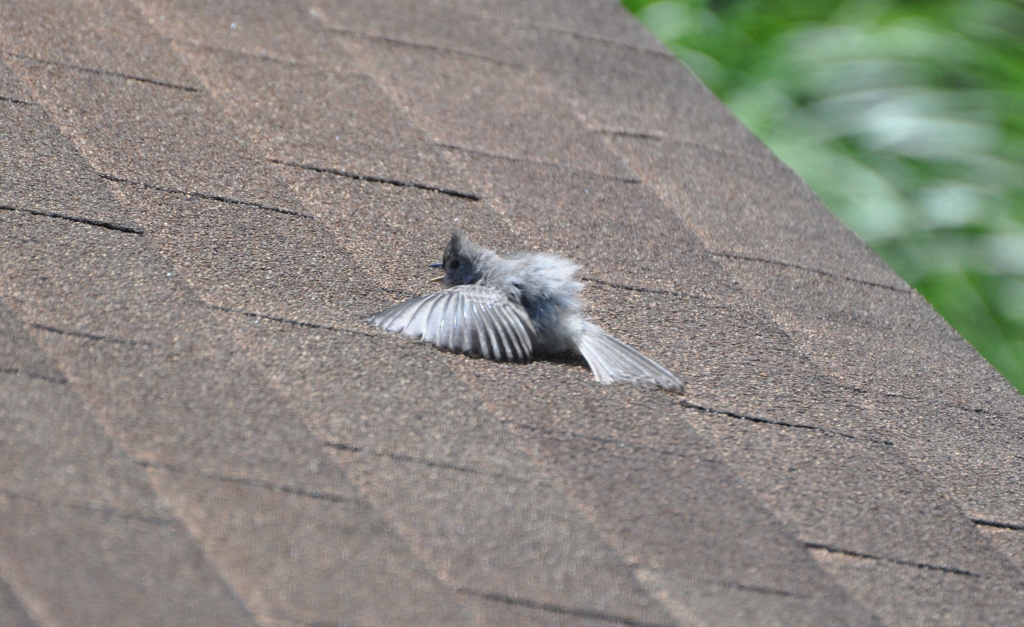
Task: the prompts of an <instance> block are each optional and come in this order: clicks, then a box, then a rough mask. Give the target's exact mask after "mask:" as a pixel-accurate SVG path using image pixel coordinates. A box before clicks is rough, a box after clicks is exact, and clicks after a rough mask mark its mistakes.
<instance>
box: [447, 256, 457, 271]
mask: <svg viewBox="0 0 1024 627" xmlns="http://www.w3.org/2000/svg"><path fill="white" fill-rule="evenodd" d="M448 269H449V270H458V269H459V260H458V259H452V260H451V261H449V262H448Z"/></svg>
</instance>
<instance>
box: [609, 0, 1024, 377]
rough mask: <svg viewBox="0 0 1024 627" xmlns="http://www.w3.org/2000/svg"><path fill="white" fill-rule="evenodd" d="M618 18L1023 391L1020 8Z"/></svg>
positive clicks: (803, 6)
mask: <svg viewBox="0 0 1024 627" xmlns="http://www.w3.org/2000/svg"><path fill="white" fill-rule="evenodd" d="M623 3H624V4H625V6H626V7H627V8H628V9H629V10H631V11H632V12H633V13H634V14H635V15H637V17H639V18H640V20H641V21H642V22H643V23H644V24H645V25H646V26H647V27H648V28H649V29H650V30H651V31H652V32H653V33H654V35H655V36H656V37H658V38H659V39H660V40H661V41H662V42H664V43H665V44H666V45H667V46H668V47H669V48H670V49H671V50H673V51H674V52H675V53H676V54H677V55H678V56H679V58H680V59H682V60H683V61H684V62H685V63H686V64H687V65H688V66H689V67H690V68H691V69H692V70H693V71H694V72H695V73H696V74H697V75H698V76H699V77H700V78H701V79H702V80H703V81H704V82H705V83H706V84H707V85H708V86H709V87H710V88H711V89H712V90H713V91H714V92H715V93H716V94H718V96H719V97H720V98H721V99H722V100H724V101H725V102H726V104H728V105H729V106H730V107H731V108H732V110H733V111H734V112H735V113H736V115H737V116H739V118H740V119H741V120H743V122H744V123H745V124H746V125H747V126H748V127H749V128H750V129H751V130H752V131H753V132H754V133H755V134H757V135H758V136H759V137H760V138H761V140H762V141H764V142H765V143H766V144H767V145H768V146H770V147H771V148H772V150H774V151H775V153H776V154H777V155H778V156H779V157H780V158H782V160H783V161H785V162H786V163H787V164H789V166H790V167H792V168H793V169H794V170H796V171H797V172H798V173H799V174H800V175H801V176H802V177H803V178H804V180H806V181H807V182H808V184H810V186H811V187H812V188H813V189H814V190H815V192H817V194H818V195H819V196H820V197H821V198H822V200H824V201H825V203H826V204H827V205H828V206H829V207H830V208H831V209H832V211H834V212H835V213H836V215H838V216H839V217H840V219H842V220H843V221H844V222H845V223H846V224H847V225H849V226H850V227H851V228H852V229H853V230H854V231H855V232H857V233H858V234H859V235H860V236H861V237H862V238H863V239H864V240H865V241H866V242H867V243H868V244H869V245H870V246H871V247H872V248H873V249H874V250H875V251H876V252H877V253H878V254H879V255H880V256H881V257H882V258H883V259H885V260H886V261H887V262H888V263H889V265H891V266H892V267H893V269H895V270H896V272H898V273H899V274H900V275H901V276H902V277H903V278H904V279H906V280H907V282H909V283H910V284H911V285H913V286H914V287H915V288H916V289H917V290H918V291H919V292H920V293H921V294H923V295H924V296H925V298H927V299H928V300H929V301H930V302H931V303H932V305H933V306H934V307H935V308H936V309H937V310H938V311H939V313H941V314H942V315H943V316H945V318H946V319H947V320H948V321H949V322H950V323H951V324H952V325H953V326H954V327H955V328H956V329H957V330H958V331H959V332H960V334H961V335H963V336H964V338H966V339H967V340H968V341H969V342H971V343H972V344H973V345H974V346H975V347H976V348H977V349H978V351H979V352H980V353H981V354H982V355H984V356H985V357H986V358H987V359H988V360H989V361H990V362H991V363H992V364H993V365H995V367H996V368H998V369H999V370H1000V371H1001V372H1002V373H1003V374H1004V375H1005V376H1006V377H1007V379H1009V380H1010V382H1012V383H1013V384H1014V385H1015V386H1016V387H1017V389H1018V390H1021V391H1024V1H1022V0H1016V1H1013V0H970V1H964V0H932V1H928V2H924V1H917V2H913V1H906V0H903V1H897V0H891V1H882V0H846V1H838V0H819V1H817V2H807V1H806V0H719V1H716V2H709V1H707V0H623Z"/></svg>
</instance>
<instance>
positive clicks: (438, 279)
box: [427, 263, 444, 283]
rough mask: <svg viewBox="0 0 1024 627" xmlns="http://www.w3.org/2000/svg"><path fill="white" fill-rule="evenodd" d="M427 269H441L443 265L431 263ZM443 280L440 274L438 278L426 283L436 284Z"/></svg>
mask: <svg viewBox="0 0 1024 627" xmlns="http://www.w3.org/2000/svg"><path fill="white" fill-rule="evenodd" d="M429 267H431V268H443V267H444V264H440V263H432V264H430V266H429ZM443 278H444V275H443V274H442V275H441V276H439V277H434V278H433V279H430V280H429V281H427V283H437V282H438V281H440V280H441V279H443Z"/></svg>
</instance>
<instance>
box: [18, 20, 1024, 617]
mask: <svg viewBox="0 0 1024 627" xmlns="http://www.w3.org/2000/svg"><path fill="white" fill-rule="evenodd" d="M0 207H2V210H0V250H2V257H3V261H4V273H3V274H2V276H0V460H3V461H2V462H0V516H2V517H3V519H4V521H5V522H4V525H2V526H0V622H3V623H4V624H7V623H10V624H14V625H16V624H25V623H26V622H28V623H29V624H43V623H45V624H76V625H79V624H104V625H105V624H118V621H121V622H123V623H125V624H128V623H132V624H143V623H144V624H164V623H167V624H180V623H182V622H186V623H187V622H189V621H191V622H194V623H197V624H235V623H239V624H261V625H280V626H285V625H290V626H294V625H302V624H307V625H308V624H356V625H393V624H422V625H461V624H466V625H469V624H475V625H506V624H530V625H533V624H536V625H587V626H591V625H607V624H621V625H660V626H668V625H751V624H785V625H820V624H847V625H879V624H892V625H895V624H949V625H958V624H1007V625H1011V624H1017V623H1019V622H1020V621H1021V614H1022V613H1024V598H1022V595H1021V592H1020V590H1021V587H1020V586H1021V582H1022V580H1024V576H1022V574H1021V570H1022V568H1024V563H1022V561H1021V554H1022V551H1021V546H1022V541H1021V538H1022V537H1024V536H1022V534H1024V532H1022V531H1021V529H1022V528H1024V523H1022V521H1024V501H1022V500H1021V496H1020V495H1021V488H1020V485H1019V481H1018V479H1017V477H1018V475H1019V472H1018V471H1017V469H1018V468H1019V465H1020V462H1021V457H1020V450H1021V445H1022V443H1024V442H1022V439H1024V435H1022V427H1021V422H1020V417H1021V415H1022V409H1024V406H1022V402H1024V401H1021V399H1020V397H1019V396H1018V395H1017V394H1016V392H1014V391H1013V390H1012V388H1010V387H1009V385H1008V384H1007V383H1006V382H1005V381H1003V380H1002V379H1001V378H1000V377H999V376H998V374H996V373H995V371H994V370H992V369H991V367H990V366H988V365H987V364H986V363H984V362H983V361H982V360H981V359H980V357H978V356H977V354H976V353H975V352H974V351H973V349H971V348H970V347H969V346H968V345H967V344H966V343H964V342H963V340H962V339H960V338H959V337H958V336H957V335H956V334H955V333H954V332H953V331H952V330H950V329H949V327H948V326H947V325H946V324H945V323H944V322H943V321H941V319H939V318H938V317H937V315H936V314H935V313H934V311H932V310H931V309H930V308H929V307H928V306H927V304H926V303H924V302H923V301H922V300H921V299H920V297H919V296H918V295H916V294H914V293H913V292H912V291H911V290H910V289H909V288H908V287H907V286H906V285H905V284H904V283H903V282H902V281H901V280H900V279H899V278H898V277H896V276H895V274H893V273H892V271H891V270H890V269H888V268H887V267H886V266H885V265H884V264H883V263H882V262H881V261H879V260H878V259H877V258H876V257H875V256H874V255H873V254H872V253H871V252H870V251H868V250H867V249H866V248H865V247H864V245H863V244H862V243H861V242H860V241H859V240H858V239H857V238H856V237H855V236H854V235H852V234H851V233H850V232H849V231H847V230H846V229H845V228H844V227H843V226H842V225H841V224H840V223H839V222H838V221H837V220H836V219H835V218H833V217H832V216H831V215H830V214H828V213H827V210H826V209H825V208H824V207H823V205H822V204H821V203H820V202H819V201H818V200H817V199H816V198H815V197H814V196H813V194H811V193H810V191H809V190H808V189H807V187H806V185H804V184H803V183H802V182H801V181H800V180H799V179H798V178H797V177H796V176H795V175H794V174H793V173H792V172H791V171H789V170H788V168H786V167H785V166H783V165H782V164H780V163H779V162H778V161H777V160H776V159H775V158H774V157H773V156H772V155H771V154H770V153H769V152H768V151H767V149H766V148H765V147H764V146H763V145H762V144H761V143H760V142H758V141H757V140H756V139H755V138H753V136H752V135H751V134H750V133H749V132H748V131H746V130H745V129H743V128H742V127H741V126H740V125H739V123H738V122H737V121H736V119H735V117H734V116H732V114H731V113H729V112H728V111H727V110H726V109H725V107H723V106H722V105H721V104H720V103H719V102H718V101H717V100H716V99H715V98H714V97H713V96H712V95H711V94H710V92H709V91H708V90H707V89H706V88H705V87H704V86H703V85H701V84H700V83H699V82H698V81H697V80H696V79H695V78H694V76H693V75H692V73H690V72H689V71H688V70H687V69H686V68H685V67H683V66H682V65H680V64H678V63H677V62H676V61H675V60H674V59H673V58H672V57H671V55H669V54H668V52H667V51H666V50H664V49H663V48H662V47H661V46H660V45H659V44H657V43H656V42H655V41H654V40H653V38H651V36H650V35H649V34H648V33H647V32H646V31H644V30H643V29H642V28H641V27H640V26H639V25H638V24H637V23H636V22H635V20H633V18H632V17H630V16H629V15H628V14H627V13H626V12H625V11H624V10H623V9H622V8H621V7H620V6H619V5H618V4H617V3H616V2H613V1H612V0H607V1H606V0H592V1H588V2H583V3H579V2H574V3H570V2H556V3H549V2H535V1H532V0H531V1H530V2H521V1H512V0H498V1H491V0H488V1H479V0H461V1H458V2H442V1H441V0H435V1H431V2H415V1H411V0H410V1H402V2H397V3H395V2H362V3H349V2H334V1H326V2H318V3H316V4H315V5H314V4H312V3H305V2H294V3H281V2H273V1H271V0H226V1H222V2H199V1H198V0H137V1H128V0H108V1H105V2H101V3H78V2H70V1H64V0H46V1H45V2H40V3H34V2H7V3H4V4H0ZM453 226H458V227H461V228H463V229H464V230H466V231H467V233H468V234H469V235H470V236H472V237H474V238H476V239H477V240H479V241H480V243H482V244H485V245H488V246H491V247H494V248H497V249H499V250H500V251H513V250H521V249H525V250H544V251H553V252H558V253H562V254H565V255H567V256H569V257H571V258H573V259H574V260H576V261H577V262H579V263H581V264H583V266H584V267H583V271H582V275H583V277H584V279H585V282H586V285H587V290H586V292H585V293H584V295H585V297H586V298H587V300H588V301H589V302H590V305H591V308H590V314H591V315H592V316H593V318H594V319H595V321H597V322H598V323H600V324H601V325H602V326H604V327H605V328H607V329H608V330H609V331H611V332H612V333H613V334H615V335H616V336H617V337H620V338H622V339H623V340H625V341H627V342H629V343H631V344H633V345H635V346H636V347H637V348H639V349H641V350H643V351H644V352H645V353H647V354H649V355H651V356H652V357H655V358H656V359H658V360H659V361H661V362H663V363H665V364H666V365H667V366H669V367H671V368H672V369H674V370H675V371H677V372H679V373H680V374H681V375H683V376H684V378H685V379H686V382H687V394H686V396H679V395H672V394H668V393H664V392H661V391H658V390H650V389H644V388H638V387H630V386H604V385H600V384H598V383H596V382H595V381H594V380H593V377H592V374H591V373H590V372H589V370H588V369H587V368H586V366H585V364H584V362H583V361H582V360H581V359H579V358H572V357H567V358H556V359H544V360H539V361H536V362H534V363H531V364H526V365H514V364H497V363H494V362H489V361H485V360H480V359H473V358H469V357H465V356H461V355H451V354H447V353H441V352H439V351H437V350H436V349H434V348H433V347H432V346H429V345H423V344H417V343H413V342H408V341H406V340H404V339H402V338H399V337H394V336H391V335H388V334H385V333H382V332H379V331H376V330H373V329H372V328H370V327H369V326H368V325H365V324H364V323H363V321H362V319H363V317H365V316H366V315H368V314H371V313H374V312H376V311H379V310H380V309H382V308H383V307H385V306H387V305H389V304H391V303H394V302H397V301H400V300H403V299H405V298H408V297H410V296H413V295H416V294H419V293H422V292H424V291H426V290H427V289H429V288H428V286H427V284H426V280H427V279H428V278H430V277H431V276H432V272H431V271H430V270H429V269H428V268H426V267H425V266H426V264H427V263H430V262H433V261H437V260H438V258H439V256H440V253H441V249H442V247H443V245H444V243H445V239H446V238H447V235H448V233H449V232H450V230H451V228H452V227H453Z"/></svg>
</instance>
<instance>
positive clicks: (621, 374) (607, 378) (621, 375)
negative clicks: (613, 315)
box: [578, 326, 683, 392]
mask: <svg viewBox="0 0 1024 627" xmlns="http://www.w3.org/2000/svg"><path fill="white" fill-rule="evenodd" d="M578 348H579V350H580V353H582V354H583V357H584V359H586V360H587V363H588V364H590V368H591V370H593V371H594V378H595V379H597V380H598V381H600V382H602V383H612V382H615V381H623V382H628V383H641V384H644V385H656V386H658V387H661V388H664V389H666V390H671V391H678V392H681V391H682V390H683V382H682V381H681V380H680V379H679V377H677V376H676V375H675V374H674V373H673V372H672V371H671V370H669V369H668V368H666V367H665V366H662V365H661V364H659V363H658V362H656V361H654V360H653V359H651V358H649V357H647V356H646V355H644V354H643V353H641V352H640V351H638V350H636V349H635V348H633V347H631V346H629V345H627V344H624V343H622V342H620V341H619V340H617V339H615V338H614V337H612V336H610V335H608V334H607V333H605V332H604V331H602V330H601V329H599V328H597V327H594V326H591V327H590V328H589V329H587V330H586V331H585V332H584V333H583V334H582V335H581V336H580V339H579V341H578Z"/></svg>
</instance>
